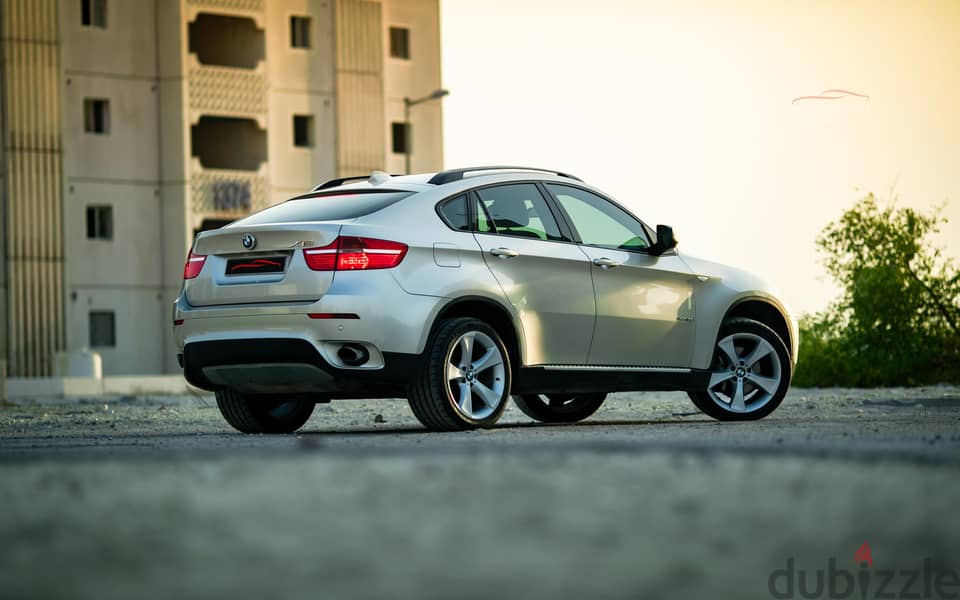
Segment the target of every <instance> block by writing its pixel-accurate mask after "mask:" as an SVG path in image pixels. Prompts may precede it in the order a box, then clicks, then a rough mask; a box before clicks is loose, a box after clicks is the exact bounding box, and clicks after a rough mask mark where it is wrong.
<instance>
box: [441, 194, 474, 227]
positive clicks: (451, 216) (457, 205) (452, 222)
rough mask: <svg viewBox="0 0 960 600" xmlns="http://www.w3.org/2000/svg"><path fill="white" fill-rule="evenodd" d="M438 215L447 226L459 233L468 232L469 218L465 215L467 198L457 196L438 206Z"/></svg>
mask: <svg viewBox="0 0 960 600" xmlns="http://www.w3.org/2000/svg"><path fill="white" fill-rule="evenodd" d="M440 214H441V215H443V220H444V221H446V222H447V225H449V226H450V227H453V228H454V229H457V230H459V231H470V216H469V215H468V214H467V197H466V196H457V197H456V198H451V199H449V200H447V201H446V202H444V203H443V204H441V205H440Z"/></svg>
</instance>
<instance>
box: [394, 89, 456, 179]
mask: <svg viewBox="0 0 960 600" xmlns="http://www.w3.org/2000/svg"><path fill="white" fill-rule="evenodd" d="M449 93H450V92H449V91H447V90H445V89H442V88H441V89H439V90H434V91H433V92H431V93H430V95H428V96H424V97H423V98H417V99H416V100H411V99H410V98H404V99H403V127H404V132H403V138H404V139H403V161H404V172H405V173H406V174H407V175H409V174H410V147H411V145H412V144H411V142H412V141H413V140H412V139H411V138H412V137H413V136H411V135H410V134H411V132H412V128H411V127H410V107H411V106H416V105H418V104H422V103H424V102H429V101H430V100H439V99H440V98H443V97H444V96H446V95H448V94H449Z"/></svg>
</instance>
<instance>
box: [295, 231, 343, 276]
mask: <svg viewBox="0 0 960 600" xmlns="http://www.w3.org/2000/svg"><path fill="white" fill-rule="evenodd" d="M339 245H340V238H337V239H335V240H333V241H332V242H331V243H330V244H327V245H326V246H322V247H320V248H304V249H303V258H304V259H305V260H306V261H307V266H308V267H310V268H311V269H313V270H314V271H335V270H336V266H337V246H339Z"/></svg>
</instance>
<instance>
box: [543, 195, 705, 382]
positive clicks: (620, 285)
mask: <svg viewBox="0 0 960 600" xmlns="http://www.w3.org/2000/svg"><path fill="white" fill-rule="evenodd" d="M545 187H546V188H547V189H548V190H549V191H550V193H551V194H552V195H553V197H554V198H555V200H556V202H557V204H558V206H559V208H560V210H561V211H562V213H563V215H564V217H565V218H566V219H568V221H569V222H570V224H571V225H572V226H573V228H574V232H573V233H574V235H575V236H577V239H578V241H579V242H580V244H581V245H580V248H581V249H582V250H583V252H584V253H586V255H587V256H588V257H589V259H590V261H591V263H592V267H591V273H592V275H593V287H594V291H595V293H596V306H597V319H596V326H595V328H594V332H593V343H592V344H591V346H590V352H589V356H588V359H587V360H588V364H591V365H631V366H658V367H688V366H689V364H690V356H691V351H692V348H693V341H694V329H695V328H694V323H693V320H694V313H693V280H694V275H693V273H692V272H691V271H690V269H689V268H688V267H687V266H686V264H685V263H684V262H683V261H682V260H681V259H680V257H679V256H677V254H676V252H674V251H670V252H667V253H666V254H663V255H661V256H654V255H652V254H650V253H649V252H648V248H649V247H650V245H651V239H650V235H649V233H648V231H647V229H646V227H644V226H643V224H642V223H640V221H638V220H637V219H636V218H634V217H633V215H631V214H630V213H628V212H627V211H625V210H624V209H622V208H620V207H619V206H617V205H616V204H614V203H613V202H611V201H609V200H607V199H606V198H604V197H602V196H600V195H598V194H595V193H592V192H590V191H587V190H584V189H582V188H579V187H574V186H569V185H563V184H553V183H547V184H545Z"/></svg>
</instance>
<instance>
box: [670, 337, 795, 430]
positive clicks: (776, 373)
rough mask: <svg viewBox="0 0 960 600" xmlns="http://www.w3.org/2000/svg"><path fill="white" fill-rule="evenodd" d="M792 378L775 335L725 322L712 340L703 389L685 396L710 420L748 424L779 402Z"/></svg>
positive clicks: (785, 354)
mask: <svg viewBox="0 0 960 600" xmlns="http://www.w3.org/2000/svg"><path fill="white" fill-rule="evenodd" d="M792 377H793V364H792V362H791V361H790V353H789V352H788V351H787V346H786V344H785V343H784V341H783V340H782V339H780V336H778V335H777V334H776V332H774V331H773V330H772V329H770V328H769V327H767V326H766V325H764V324H763V323H760V322H759V321H754V320H752V319H743V318H737V319H731V320H729V321H727V322H726V323H724V324H723V326H722V327H721V328H720V333H719V335H718V336H717V342H716V344H715V346H714V354H713V361H712V362H711V365H710V380H709V383H708V384H707V388H706V389H703V390H696V391H689V392H687V395H688V396H689V397H690V400H692V401H693V403H694V404H695V405H696V407H697V408H699V409H700V410H701V411H703V412H704V413H706V414H707V415H709V416H711V417H713V418H714V419H717V420H720V421H754V420H757V419H762V418H763V417H765V416H767V415H769V414H770V413H772V412H773V411H774V410H776V408H777V407H778V406H779V405H780V403H781V402H783V398H784V396H786V395H787V390H788V389H789V388H790V380H791V378H792ZM738 388H739V391H738Z"/></svg>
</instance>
